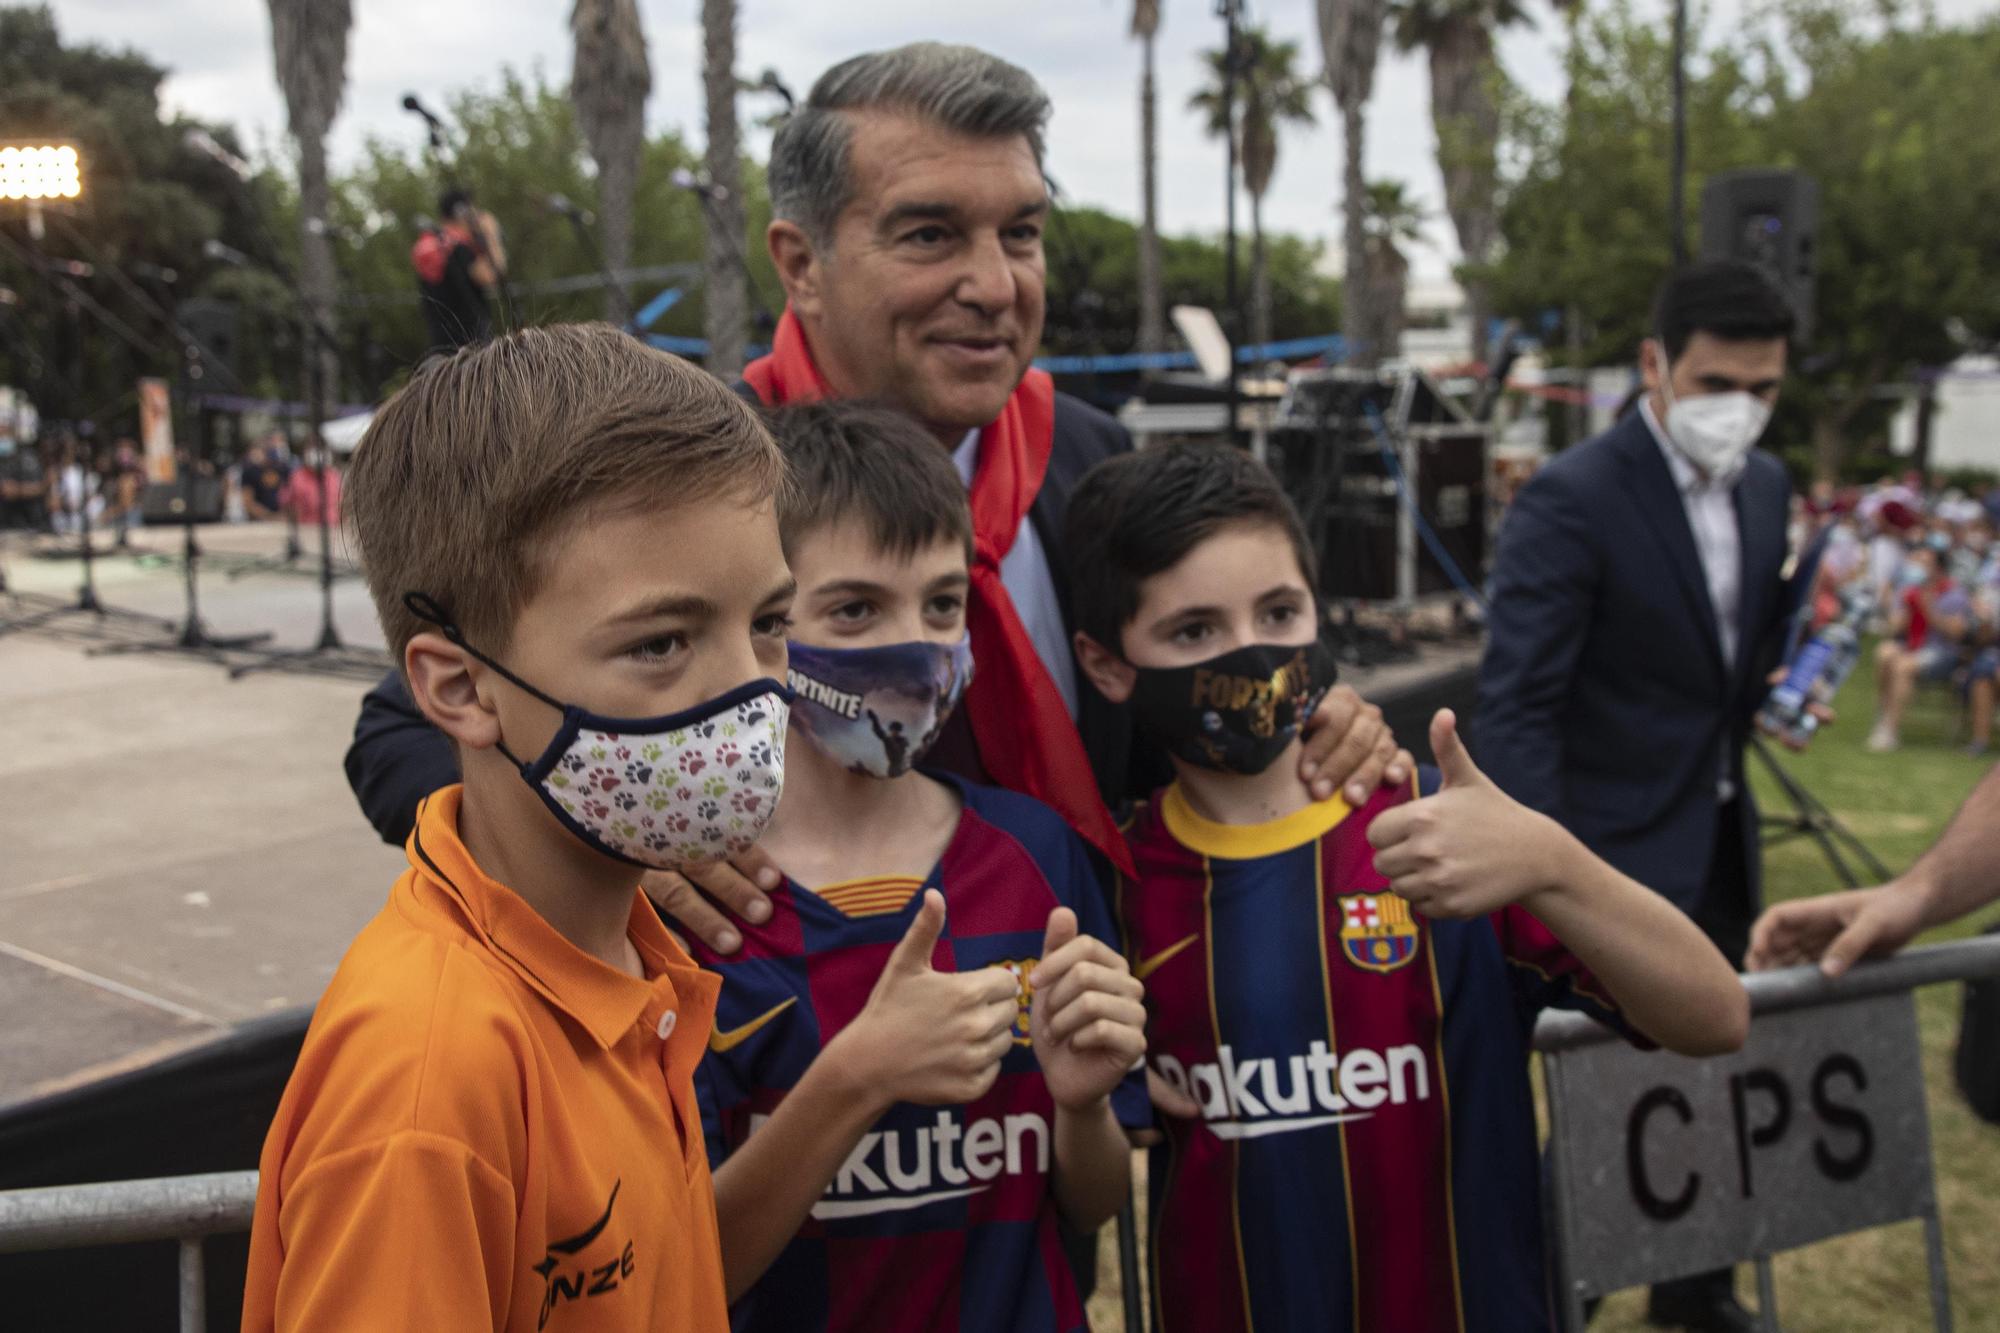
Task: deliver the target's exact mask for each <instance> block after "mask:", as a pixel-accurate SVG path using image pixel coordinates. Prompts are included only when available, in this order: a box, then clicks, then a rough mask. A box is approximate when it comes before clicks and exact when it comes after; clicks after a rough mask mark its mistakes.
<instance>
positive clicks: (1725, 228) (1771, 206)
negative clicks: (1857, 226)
mask: <svg viewBox="0 0 2000 1333" xmlns="http://www.w3.org/2000/svg"><path fill="white" fill-rule="evenodd" d="M1818 242H1819V184H1818V182H1816V181H1814V180H1813V178H1812V177H1811V176H1808V175H1806V174H1805V173H1804V172H1800V171H1780V170H1776V169H1765V168H1751V169H1748V170H1744V171H1725V172H1722V173H1721V174H1720V175H1715V176H1711V177H1709V178H1708V183H1707V184H1706V185H1704V186H1703V187H1702V191H1701V257H1702V258H1703V259H1741V260H1744V261H1746V262H1748V263H1751V264H1755V265H1756V266H1757V267H1758V268H1761V269H1763V270H1764V271H1765V272H1766V273H1768V274H1770V276H1771V279H1772V281H1774V282H1776V283H1777V284H1778V287H1779V289H1780V290H1781V291H1783V292H1784V293H1785V297H1786V299H1787V300H1789V301H1790V302H1791V303H1792V310H1793V312H1794V313H1795V314H1796V315H1797V316H1798V321H1799V327H1798V335H1797V336H1798V338H1799V340H1800V341H1802V342H1803V341H1804V340H1805V339H1806V338H1807V337H1809V336H1810V335H1811V333H1812V325H1813V313H1814V301H1813V279H1814V274H1815V271H1816V266H1817V264H1818V254H1817V249H1818Z"/></svg>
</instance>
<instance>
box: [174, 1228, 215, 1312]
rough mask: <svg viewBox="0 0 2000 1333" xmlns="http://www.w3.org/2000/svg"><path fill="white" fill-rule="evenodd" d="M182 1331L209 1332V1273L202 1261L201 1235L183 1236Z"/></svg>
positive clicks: (181, 1239)
mask: <svg viewBox="0 0 2000 1333" xmlns="http://www.w3.org/2000/svg"><path fill="white" fill-rule="evenodd" d="M180 1241H181V1333H208V1273H207V1271H206V1270H205V1269H204V1268H203V1266H202V1262H201V1237H200V1236H182V1237H181V1238H180Z"/></svg>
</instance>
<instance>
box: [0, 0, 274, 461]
mask: <svg viewBox="0 0 2000 1333" xmlns="http://www.w3.org/2000/svg"><path fill="white" fill-rule="evenodd" d="M165 77H166V71H165V70H163V69H161V68H160V67H159V66H158V65H155V64H154V63H153V62H152V61H150V60H148V59H147V58H145V57H144V56H142V55H139V54H138V53H136V52H132V51H113V50H108V49H106V48H104V47H101V46H96V45H90V44H83V45H69V44H65V43H64V42H63V40H62V37H61V34H60V32H59V30H58V28H57V25H56V22H55V19H54V17H53V16H52V15H51V14H50V12H49V10H48V9H47V8H46V7H43V6H31V7H11V8H0V140H16V141H39V142H56V143H69V144H73V145H75V146H76V148H77V150H78V153H79V155H80V156H81V158H82V160H83V177H84V185H83V189H84V192H83V197H82V198H81V199H79V200H78V201H76V203H75V204H74V205H63V206H61V207H55V206H51V207H50V208H49V209H48V210H47V233H46V236H45V238H44V240H43V241H42V242H41V245H40V248H41V249H42V251H43V252H44V253H45V254H46V255H47V256H48V257H49V258H52V259H55V258H60V259H69V260H76V261H79V262H83V263H87V264H89V265H91V266H92V268H91V271H90V273H89V275H88V276H80V277H78V278H77V279H76V282H77V287H78V288H79V289H80V290H81V291H82V293H83V294H84V296H85V297H86V298H87V300H88V302H89V304H88V305H87V306H80V307H78V308H77V310H76V312H75V315H74V317H72V315H71V313H70V310H69V305H68V303H67V302H66V301H65V299H64V296H63V291H62V289H61V288H59V287H58V286H57V285H56V284H54V283H53V282H52V281H50V280H49V279H48V278H47V277H45V276H43V275H42V273H41V272H40V271H39V269H38V267H37V266H36V265H35V263H34V262H33V261H32V259H31V258H30V251H29V238H28V235H27V231H26V228H25V227H24V225H23V217H22V210H21V208H20V206H19V205H17V204H13V203H5V204H0V241H4V242H5V243H4V244H0V287H5V288H7V289H8V290H9V291H11V292H12V293H13V294H14V300H13V301H12V302H11V303H8V304H0V383H8V384H12V385H15V386H17V387H20V388H23V389H26V390H27V391H28V392H29V393H30V395H31V396H32V397H33V398H34V399H35V400H36V402H37V404H38V406H40V407H41V409H42V410H43V412H44V413H45V414H46V415H48V416H50V417H81V418H87V419H93V420H96V421H98V422H99V423H100V424H101V425H102V427H103V428H104V430H105V431H107V432H110V431H130V430H132V429H134V428H135V426H136V421H137V412H136V407H135V402H136V387H135V385H136V381H137V380H138V379H139V378H140V377H141V376H148V375H162V376H171V375H173V374H174V372H175V368H176V365H177V362H178V357H177V355H176V349H175V344H174V341H173V339H172V337H171V335H170V333H169V330H168V327H167V325H166V324H165V322H164V321H163V320H162V319H160V318H159V316H158V314H157V313H156V312H157V311H158V310H160V309H162V308H171V307H172V306H173V305H175V304H177V303H178V302H180V301H182V300H184V299H186V298H188V297H193V296H215V295H222V296H228V297H231V298H234V299H237V300H240V301H242V302H245V303H246V305H245V309H244V317H243V318H244V327H243V332H242V336H241V338H240V339H239V344H238V347H237V349H236V355H235V356H234V357H233V358H232V359H231V361H230V364H229V365H228V366H226V367H218V368H217V369H216V372H215V373H214V374H213V375H212V376H211V377H210V379H209V380H208V387H211V388H215V389H219V390H222V391H225V392H233V391H244V390H247V391H250V392H258V393H262V392H272V391H275V390H277V389H278V388H279V387H280V384H281V383H282V384H283V385H284V386H285V387H286V388H287V389H290V388H294V387H295V386H296V385H297V383H298V381H297V378H296V373H295V367H296V365H297V361H296V359H293V360H291V361H290V362H289V366H290V367H292V368H294V369H288V370H287V371H286V372H285V373H284V375H283V376H282V378H281V377H280V375H279V374H278V366H279V360H278V357H279V351H280V349H281V348H289V347H291V346H292V345H293V344H295V342H296V327H295V326H294V325H293V324H292V323H291V320H290V315H289V312H290V311H291V309H292V303H291V300H290V296H289V293H287V292H286V291H285V290H284V288H283V287H282V286H281V285H280V284H278V283H277V281H276V280H275V279H272V278H270V277H269V276H268V275H265V274H250V273H243V272H239V271H236V270H232V269H229V268H227V267H226V266H224V265H222V264H220V263H218V262H217V261H215V260H213V259H210V258H208V257H206V256H205V255H204V254H203V245H204V243H205V242H207V241H210V240H220V241H222V242H223V243H224V244H226V245H228V246H230V247H232V248H233V249H236V250H239V251H246V252H250V253H252V254H261V253H263V252H264V251H265V249H266V243H265V239H264V236H263V234H262V232H261V230H260V228H259V227H258V226H257V225H256V223H255V215H254V214H253V212H252V210H251V209H250V207H249V206H248V204H249V201H250V200H251V199H254V200H255V201H256V203H257V206H258V210H259V211H260V212H262V213H263V214H264V215H265V216H269V217H271V218H273V219H274V222H275V223H276V225H277V226H279V227H281V228H283V227H285V226H286V225H287V224H288V223H289V221H290V219H291V218H292V216H293V212H292V209H291V204H290V199H289V190H288V187H287V186H286V185H285V183H284V182H283V181H282V180H281V179H280V178H278V177H277V176H276V175H275V174H273V173H270V172H265V173H262V174H260V175H259V176H258V177H257V178H256V179H255V180H254V181H253V182H252V183H251V186H250V189H249V191H248V192H246V191H245V190H244V189H243V188H241V187H240V186H239V184H238V182H237V181H236V180H235V179H234V178H233V177H231V176H230V175H229V173H228V172H226V171H224V170H223V169H222V168H221V167H220V166H218V165H216V164H215V163H214V162H212V161H210V160H209V159H207V158H205V157H202V156H200V155H199V154H197V153H194V152H192V151H190V149H189V148H188V146H187V143H186V134H187V132H188V131H189V130H191V129H206V130H208V131H209V132H211V133H213V134H214V136H215V137H216V138H217V139H218V140H220V141H221V142H222V143H223V144H224V145H225V146H226V147H228V148H230V149H231V150H232V151H240V145H239V144H238V143H237V141H236V140H235V138H234V136H233V134H232V132H231V131H230V130H228V129H227V128H226V127H222V126H216V125H204V124H202V123H201V122H197V121H193V120H188V119H184V118H180V117H171V118H170V117H166V116H163V115H162V114H161V110H160V104H159V87H160V82H161V80H162V79H164V78H165ZM280 244H282V243H280ZM79 335H80V336H79Z"/></svg>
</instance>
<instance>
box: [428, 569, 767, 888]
mask: <svg viewBox="0 0 2000 1333" xmlns="http://www.w3.org/2000/svg"><path fill="white" fill-rule="evenodd" d="M403 604H404V605H405V606H407V607H409V609H410V611H411V612H412V613H413V614H415V615H417V616H418V617H420V618H422V619H424V620H427V621H429V622H430V623H431V624H433V625H436V626H437V627H438V629H439V630H440V631H441V632H442V633H443V634H444V636H445V638H447V639H449V640H451V642H453V643H455V644H457V645H458V646H459V647H460V648H463V649H465V651H466V652H468V653H470V654H472V656H474V657H476V658H478V659H479V660H480V661H481V662H484V663H485V664H486V665H487V666H490V667H492V668H493V669H494V670H495V671H497V672H499V673H500V675H501V676H502V677H503V678H505V679H507V680H509V681H512V682H513V683H514V684H516V685H518V686H520V687H521V688H522V689H524V690H526V691H527V692H528V693H529V694H532V695H534V696H535V697H536V698H537V699H540V700H541V701H542V702H543V703H545V704H547V705H548V706H549V707H551V708H554V709H558V710H560V711H561V713H562V715H563V716H562V725H561V726H559V727H557V728H556V734H555V735H554V736H552V737H550V738H549V743H548V746H547V747H546V748H545V749H543V751H542V753H541V757H540V758H538V759H536V760H535V761H534V762H533V763H531V764H530V763H522V762H521V760H520V759H519V758H517V757H516V756H515V755H514V753H513V752H512V751H511V750H509V749H508V748H507V746H506V744H505V742H502V743H501V745H500V747H499V749H500V753H501V754H504V755H506V756H507V759H508V761H509V762H511V763H512V764H513V765H514V766H515V767H516V768H518V769H519V770H520V772H521V777H522V779H523V780H524V781H526V782H527V784H528V785H529V786H530V787H532V788H534V791H535V794H536V795H537V796H539V797H541V798H542V804H544V805H546V806H548V808H549V810H550V812H551V813H553V814H554V815H555V817H556V818H557V820H559V821H560V822H561V823H562V825H563V827H564V828H566V829H568V830H569V831H570V832H571V833H574V834H575V835H576V836H577V837H579V838H581V839H582V840H583V841H584V842H586V843H588V844H589V845H590V846H591V847H594V848H596V849H597V850H598V851H600V852H603V853H604V854H605V855H606V856H612V857H616V858H617V859H618V860H620V861H629V862H630V863H631V864H633V865H637V866H646V867H649V868H651V869H654V870H679V869H682V868H683V867H686V866H691V865H701V864H705V863H708V862H712V861H719V860H725V859H727V858H729V857H732V856H735V855H737V854H739V853H741V852H743V851H745V850H747V849H748V848H749V847H750V845H751V844H752V843H754V842H756V841H757V838H758V835H759V834H761V833H763V831H764V826H765V825H766V824H767V823H769V822H770V819H771V812H772V811H773V810H775V809H776V808H777V805H778V794H779V792H780V791H782V790H783V788H784V785H785V723H786V721H787V719H788V717H789V715H790V707H789V705H790V701H791V691H790V690H788V689H786V688H785V687H784V686H783V685H780V684H779V683H778V682H777V681H775V680H768V679H767V680H753V681H749V682H747V683H745V684H743V685H739V686H737V687H736V688H735V689H733V690H730V691H729V692H728V693H726V694H722V695H719V696H717V697H716V698H714V699H711V700H709V701H708V702H707V703H703V704H697V705H696V706H695V707H693V708H689V709H684V710H682V711H681V712H678V713H669V714H667V715H665V716H663V717H647V718H622V717H601V716H599V715H598V714H596V713H591V712H587V711H585V710H584V709H581V708H578V707H577V706H576V705H574V704H565V703H563V702H562V701H561V700H559V699H556V698H555V697H553V696H552V695H548V694H544V693H543V692H542V691H540V690H538V689H536V688H535V687H534V686H533V685H530V684H529V683H528V682H527V681H525V680H522V679H521V678H520V677H519V676H517V675H515V674H514V673H513V672H511V671H509V670H508V669H507V668H506V667H504V666H501V665H500V664H499V663H498V662H496V661H494V660H493V659H492V658H490V657H488V656H487V655H486V654H484V653H482V652H480V651H479V650H478V649H477V648H474V647H473V646H472V645H471V644H469V643H467V642H466V641H465V636H464V635H463V634H462V633H460V631H459V628H458V626H457V625H455V624H453V623H452V622H451V620H450V619H449V618H448V617H447V616H446V615H445V613H444V611H443V610H442V609H441V608H440V607H439V606H438V605H437V603H435V602H433V601H432V600H431V599H430V598H429V597H426V596H424V595H423V594H422V593H407V594H405V595H404V597H403Z"/></svg>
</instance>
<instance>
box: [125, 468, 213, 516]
mask: <svg viewBox="0 0 2000 1333" xmlns="http://www.w3.org/2000/svg"><path fill="white" fill-rule="evenodd" d="M190 510H192V511H193V521H194V522H196V523H220V522H221V521H222V481H221V479H220V478H218V477H196V478H195V479H194V481H193V483H192V484H189V483H188V482H185V481H156V482H154V483H152V484H151V485H149V486H147V487H146V493H145V495H143V496H142V497H140V500H139V514H140V516H141V517H142V518H144V519H145V521H146V522H147V524H149V525H151V526H154V527H164V526H167V525H169V524H174V523H186V522H188V521H189V517H188V515H189V511H190Z"/></svg>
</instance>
